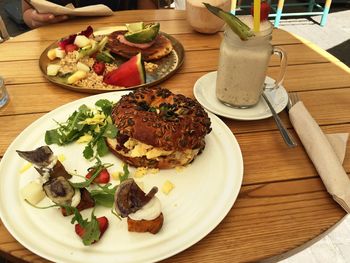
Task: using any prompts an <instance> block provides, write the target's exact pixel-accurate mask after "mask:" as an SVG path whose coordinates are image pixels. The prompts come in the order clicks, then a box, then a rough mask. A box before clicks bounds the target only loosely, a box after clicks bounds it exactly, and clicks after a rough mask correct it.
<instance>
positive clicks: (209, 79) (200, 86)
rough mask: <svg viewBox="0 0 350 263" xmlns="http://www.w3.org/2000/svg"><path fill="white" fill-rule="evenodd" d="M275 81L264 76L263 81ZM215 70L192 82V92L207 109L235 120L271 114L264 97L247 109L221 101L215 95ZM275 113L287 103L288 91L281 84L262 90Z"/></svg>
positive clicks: (268, 82)
mask: <svg viewBox="0 0 350 263" xmlns="http://www.w3.org/2000/svg"><path fill="white" fill-rule="evenodd" d="M274 82H275V81H274V80H273V79H272V78H270V77H266V79H265V83H267V84H268V85H269V84H273V83H274ZM215 85H216V71H214V72H210V73H208V74H205V75H204V76H202V77H200V78H199V79H198V80H197V81H196V83H195V84H194V88H193V93H194V96H195V97H196V99H197V101H198V102H199V103H200V104H201V105H202V106H203V107H204V108H206V109H207V110H209V111H211V112H213V113H215V114H217V115H220V116H223V117H226V118H230V119H236V120H261V119H266V118H269V117H271V116H272V113H271V111H270V109H269V107H268V106H267V104H266V102H265V101H264V99H263V98H262V97H261V98H260V101H259V102H258V104H257V105H255V106H254V107H251V108H247V109H236V108H232V107H229V106H226V105H225V104H223V103H221V102H220V101H219V100H218V99H217V98H216V95H215ZM264 92H265V94H266V96H267V97H268V98H269V100H270V102H271V104H272V106H273V107H274V109H275V111H276V112H277V113H279V112H281V111H282V110H283V109H284V108H285V107H286V106H287V104H288V93H287V91H286V90H285V89H284V87H283V86H282V85H281V86H280V87H279V88H278V89H277V90H266V91H264Z"/></svg>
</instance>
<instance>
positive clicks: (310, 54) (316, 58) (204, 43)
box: [0, 35, 328, 71]
mask: <svg viewBox="0 0 350 263" xmlns="http://www.w3.org/2000/svg"><path fill="white" fill-rule="evenodd" d="M181 36H184V35H181ZM180 39H181V43H182V44H183V46H184V48H185V50H186V53H185V55H186V60H185V62H186V63H195V64H197V65H198V66H200V65H203V64H200V63H205V64H206V61H207V60H209V61H210V62H211V63H214V64H213V65H212V67H214V68H215V69H216V68H217V60H218V59H217V58H218V54H219V50H218V48H219V44H220V39H221V37H220V36H219V35H215V36H213V35H212V36H209V37H203V36H201V35H198V37H196V38H193V39H192V40H190V39H189V38H188V37H183V38H180ZM180 39H179V40H180ZM51 43H52V42H51V41H41V42H31V44H30V46H29V47H28V43H27V42H5V43H4V44H2V45H1V46H0V53H1V54H2V56H1V57H0V62H2V61H4V62H7V61H23V60H31V59H33V60H39V58H40V55H41V54H42V52H43V51H44V50H45V48H46V47H48V46H49V45H50V44H51ZM282 48H283V49H284V50H285V51H286V52H287V54H288V58H289V59H288V64H289V65H293V64H306V63H322V62H328V60H327V59H326V58H324V57H323V56H321V55H319V54H317V53H316V52H314V51H313V50H312V49H311V48H309V47H307V46H305V45H302V44H286V45H283V46H282ZM8 49H12V50H16V51H17V52H15V53H14V52H6V50H8ZM199 52H200V53H202V54H203V55H201V56H198V54H199ZM18 54H21V55H20V56H18ZM194 58H196V59H194ZM199 59H200V60H199ZM270 65H279V63H278V61H277V58H276V57H275V56H273V59H272V63H270ZM202 70H203V69H202ZM197 71H198V70H197Z"/></svg>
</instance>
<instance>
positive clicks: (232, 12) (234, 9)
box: [231, 0, 238, 15]
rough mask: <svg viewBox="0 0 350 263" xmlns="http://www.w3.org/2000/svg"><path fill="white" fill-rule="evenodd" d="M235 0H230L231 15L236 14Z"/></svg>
mask: <svg viewBox="0 0 350 263" xmlns="http://www.w3.org/2000/svg"><path fill="white" fill-rule="evenodd" d="M237 1H238V0H232V1H231V14H232V15H235V14H236V8H237Z"/></svg>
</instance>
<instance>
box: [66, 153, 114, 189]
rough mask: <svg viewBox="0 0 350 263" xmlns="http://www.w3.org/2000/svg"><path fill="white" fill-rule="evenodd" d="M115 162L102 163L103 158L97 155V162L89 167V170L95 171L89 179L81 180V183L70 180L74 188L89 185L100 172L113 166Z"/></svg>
mask: <svg viewBox="0 0 350 263" xmlns="http://www.w3.org/2000/svg"><path fill="white" fill-rule="evenodd" d="M112 165H113V164H108V163H107V164H106V163H104V164H103V163H101V160H100V159H99V158H98V157H96V164H95V165H94V166H92V167H90V168H89V170H93V171H94V173H93V174H92V175H91V177H90V178H89V179H85V181H83V182H80V183H72V182H70V184H71V186H73V187H74V188H86V187H88V186H89V185H90V184H91V183H92V182H93V181H94V180H95V178H96V177H97V176H98V175H99V174H100V172H101V171H102V170H103V169H105V168H108V167H111V166H112ZM84 178H85V177H84Z"/></svg>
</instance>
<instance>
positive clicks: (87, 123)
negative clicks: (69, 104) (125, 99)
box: [45, 99, 118, 159]
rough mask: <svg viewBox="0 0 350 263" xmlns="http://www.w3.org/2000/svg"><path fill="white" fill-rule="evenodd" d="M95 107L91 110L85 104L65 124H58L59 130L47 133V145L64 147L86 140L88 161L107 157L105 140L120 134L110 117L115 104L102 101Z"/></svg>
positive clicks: (85, 152)
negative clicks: (97, 157)
mask: <svg viewBox="0 0 350 263" xmlns="http://www.w3.org/2000/svg"><path fill="white" fill-rule="evenodd" d="M95 106H96V108H95V109H91V108H89V107H87V106H86V105H85V104H84V105H81V106H80V107H79V109H78V110H76V111H74V112H73V114H72V115H70V116H69V117H68V119H67V120H66V121H65V122H62V123H59V122H56V123H57V124H58V128H56V129H52V130H48V131H46V133H45V143H46V144H48V145H50V144H57V145H60V146H62V145H67V144H70V143H72V142H75V141H78V140H79V139H80V141H84V139H85V140H86V142H87V145H86V147H85V149H84V152H83V155H84V157H85V158H86V159H92V158H94V157H96V156H100V157H102V156H104V155H106V154H107V153H108V147H107V144H106V142H105V138H115V137H116V136H117V133H118V130H117V128H116V127H115V126H114V125H113V123H112V119H111V117H110V115H111V111H112V106H113V102H111V101H109V100H106V99H101V100H98V101H97V102H96V103H95Z"/></svg>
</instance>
